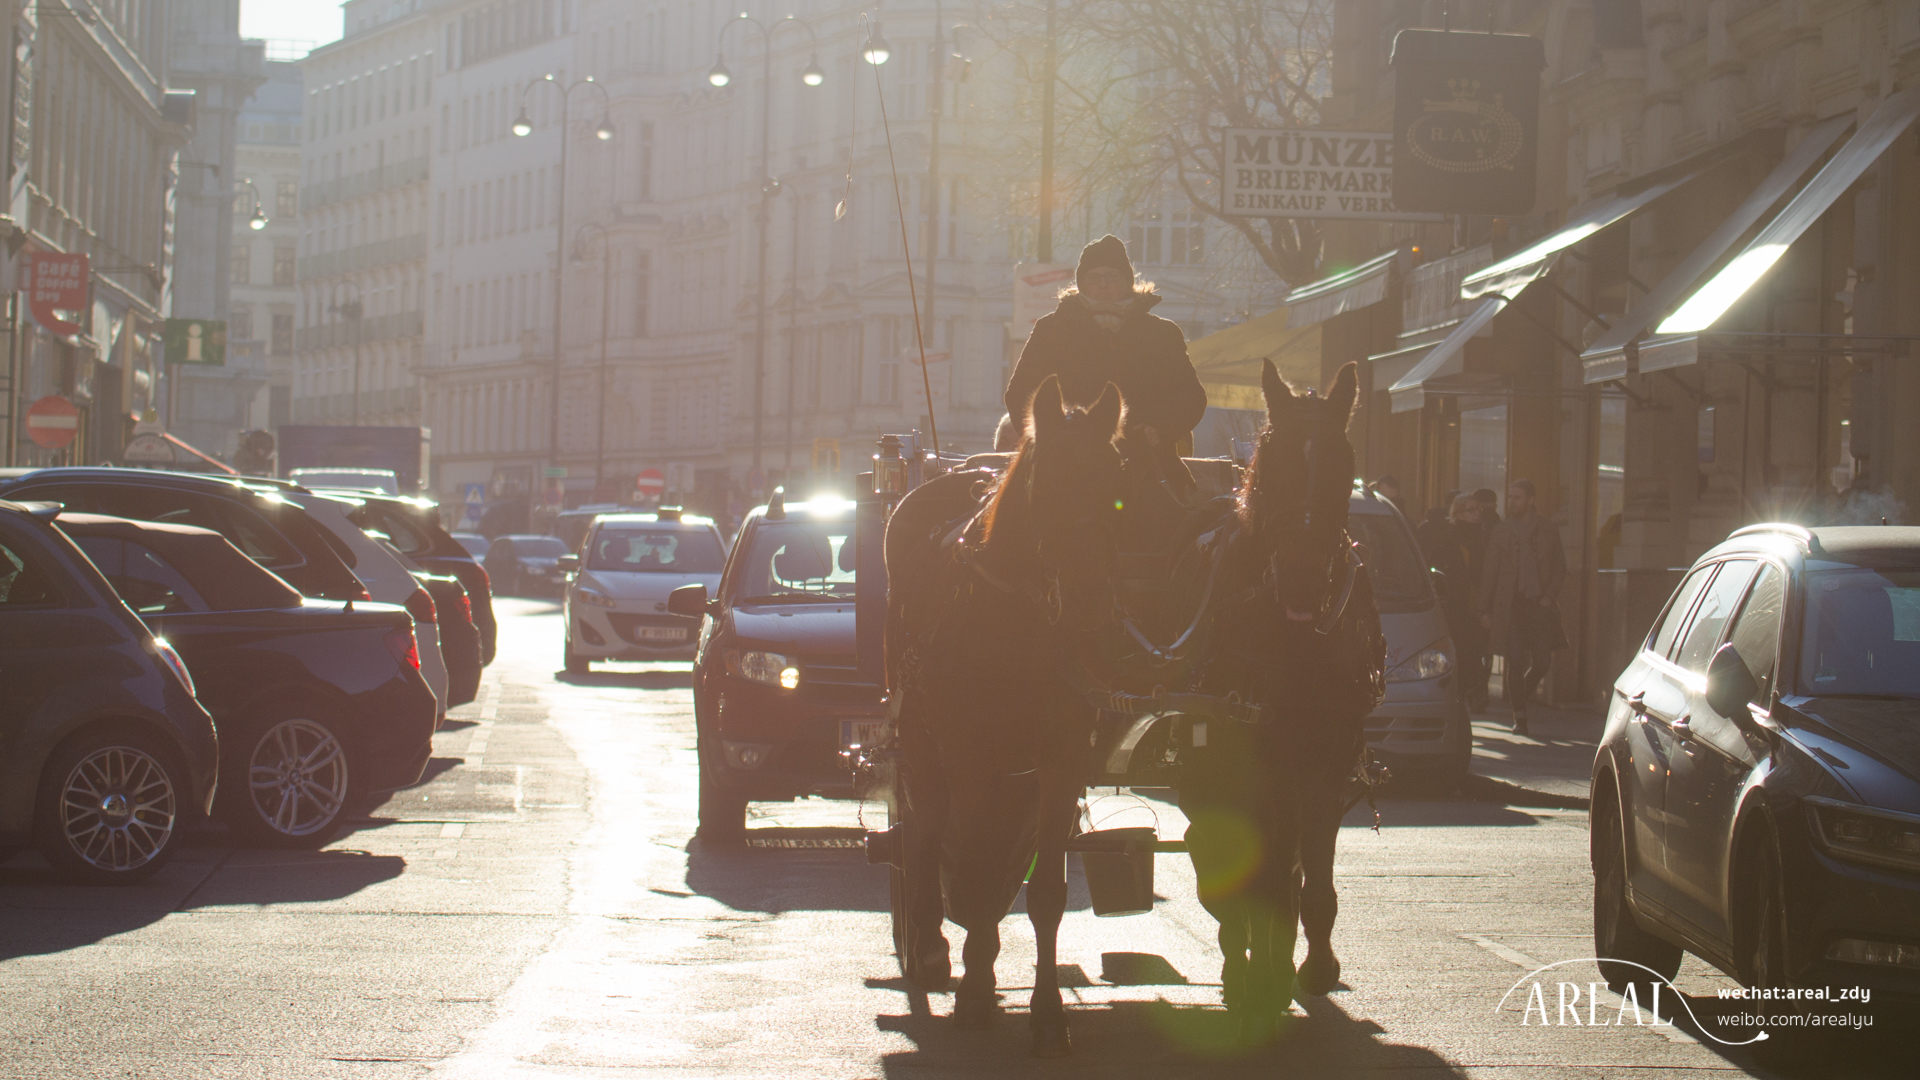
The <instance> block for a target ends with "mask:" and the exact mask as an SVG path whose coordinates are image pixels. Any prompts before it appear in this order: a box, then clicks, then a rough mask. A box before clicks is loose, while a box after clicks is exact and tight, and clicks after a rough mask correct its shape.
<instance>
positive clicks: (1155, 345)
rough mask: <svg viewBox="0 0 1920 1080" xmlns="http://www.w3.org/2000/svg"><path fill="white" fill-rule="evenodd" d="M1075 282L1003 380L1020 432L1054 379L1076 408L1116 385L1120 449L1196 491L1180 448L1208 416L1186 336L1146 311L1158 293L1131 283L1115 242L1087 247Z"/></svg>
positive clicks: (1129, 266)
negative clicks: (1045, 384) (1121, 411)
mask: <svg viewBox="0 0 1920 1080" xmlns="http://www.w3.org/2000/svg"><path fill="white" fill-rule="evenodd" d="M1073 277H1074V285H1075V286H1076V287H1075V288H1073V289H1069V290H1067V292H1065V293H1063V294H1062V295H1061V297H1060V306H1059V307H1058V308H1057V309H1055V311H1054V312H1053V314H1051V315H1046V316H1043V317H1042V318H1041V319H1040V320H1039V321H1038V322H1036V323H1034V324H1033V334H1032V335H1031V336H1030V337H1028V338H1027V347H1026V349H1025V350H1023V351H1022V352H1021V353H1020V362H1019V364H1017V365H1016V366H1015V367H1014V369H1013V378H1011V379H1009V380H1008V381H1007V395H1006V401H1007V413H1008V415H1009V416H1010V417H1011V418H1012V420H1013V425H1014V430H1015V431H1016V432H1024V431H1025V430H1026V427H1027V419H1028V417H1027V407H1028V406H1029V405H1030V404H1031V403H1032V400H1033V392H1034V391H1035V390H1037V389H1039V387H1040V383H1041V381H1042V380H1044V379H1045V378H1046V377H1047V376H1049V375H1058V376H1060V389H1061V392H1062V393H1063V394H1064V395H1065V397H1066V399H1067V401H1068V402H1069V403H1070V404H1074V405H1080V406H1088V405H1092V404H1093V402H1094V400H1095V399H1096V398H1098V397H1099V396H1100V392H1101V391H1102V390H1104V389H1105V388H1106V384H1107V383H1109V382H1111V383H1113V384H1114V385H1115V386H1118V387H1119V388H1120V394H1121V396H1122V397H1124V398H1125V399H1126V403H1127V414H1126V417H1127V418H1126V429H1125V440H1124V441H1125V445H1124V446H1123V447H1122V451H1123V452H1124V453H1126V455H1127V456H1128V457H1129V458H1134V459H1139V458H1144V459H1147V460H1150V461H1152V462H1153V464H1154V465H1156V466H1157V467H1158V468H1159V470H1160V472H1161V473H1162V475H1164V476H1165V477H1166V478H1167V479H1168V480H1169V481H1171V482H1173V483H1174V484H1175V485H1178V486H1181V487H1188V486H1191V485H1192V483H1193V478H1192V476H1191V474H1189V473H1188V472H1187V469H1186V466H1185V465H1184V464H1183V463H1182V462H1181V461H1180V455H1179V450H1178V449H1177V448H1178V446H1179V444H1181V443H1182V442H1184V441H1186V440H1187V439H1188V438H1189V437H1191V436H1192V434H1193V426H1194V425H1195V424H1198V423H1199V422H1200V418H1201V417H1202V416H1204V415H1205V414H1206V411H1207V392H1206V390H1205V388H1203V387H1202V386H1201V385H1200V377H1199V376H1198V375H1196V374H1194V370H1193V364H1192V363H1191V362H1190V361H1188V359H1187V340H1186V337H1185V336H1184V335H1183V334H1181V332H1180V327H1179V326H1178V325H1177V324H1175V323H1173V322H1171V321H1169V320H1166V319H1162V318H1160V317H1159V316H1157V315H1153V314H1150V311H1151V309H1152V308H1153V306H1154V305H1155V304H1158V303H1159V302H1160V300H1161V297H1160V296H1159V294H1157V293H1155V292H1154V291H1153V285H1152V284H1151V283H1148V282H1140V283H1137V284H1136V283H1135V281H1134V272H1133V263H1132V262H1131V261H1129V260H1128V258H1127V245H1126V244H1124V243H1122V242H1121V240H1120V238H1119V237H1117V236H1113V235H1111V234H1109V235H1107V236H1103V237H1101V238H1100V239H1098V240H1095V241H1094V242H1093V243H1091V244H1088V245H1087V246H1086V248H1085V249H1084V250H1082V251H1081V252H1080V264H1079V266H1078V267H1077V268H1076V269H1075V270H1074V275H1073Z"/></svg>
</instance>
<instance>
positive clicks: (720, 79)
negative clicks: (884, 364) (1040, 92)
mask: <svg viewBox="0 0 1920 1080" xmlns="http://www.w3.org/2000/svg"><path fill="white" fill-rule="evenodd" d="M743 22H746V23H752V24H753V26H754V29H756V30H758V31H760V43H761V46H762V51H763V56H762V57H761V65H760V94H761V97H760V207H759V210H758V212H757V213H756V214H755V215H754V216H755V220H756V222H757V223H758V224H759V226H760V273H759V278H758V280H757V283H756V288H757V289H758V292H759V298H758V301H757V302H756V304H755V307H754V328H753V471H754V472H756V473H759V472H760V466H761V453H762V450H763V448H764V443H763V441H762V436H763V430H762V422H763V420H764V415H763V414H764V413H765V411H766V409H765V403H766V384H767V228H768V226H769V224H770V221H769V219H770V217H771V216H772V215H771V212H770V210H771V207H770V204H771V203H772V200H773V197H774V196H775V195H778V194H779V193H780V182H779V181H778V180H775V179H773V177H772V171H773V168H772V164H771V152H770V149H769V146H768V140H769V137H770V135H771V132H772V126H771V124H772V119H773V35H774V34H775V33H777V32H778V31H779V29H780V28H781V27H782V26H785V25H787V24H788V23H793V24H795V25H798V26H799V27H800V28H802V29H804V30H805V31H806V32H807V37H808V38H809V39H810V40H811V41H812V42H813V54H812V57H811V58H810V59H809V60H808V62H807V66H806V68H805V69H804V70H802V71H801V73H800V81H801V83H802V84H804V85H806V86H819V85H820V84H821V83H823V82H826V81H827V73H826V72H824V71H822V70H820V64H819V59H818V58H819V55H820V36H819V35H818V34H816V33H814V30H813V25H812V24H811V23H809V22H807V21H806V20H805V19H802V18H800V17H799V16H797V15H788V16H787V17H785V18H783V19H780V20H779V21H778V22H775V23H774V24H773V28H772V29H771V30H770V29H768V28H767V27H766V26H765V25H764V24H763V23H761V22H760V20H758V19H755V18H753V17H752V16H750V15H748V14H747V13H745V12H741V13H740V17H739V18H737V19H729V20H727V23H726V25H724V26H722V27H721V28H720V48H719V50H718V55H717V56H716V57H715V58H714V62H713V69H712V70H710V71H708V72H707V81H708V82H709V83H712V84H713V85H714V86H725V85H727V84H728V83H729V82H731V81H732V79H733V76H732V74H731V73H729V72H728V71H727V64H726V55H727V31H729V30H731V29H733V28H734V26H736V25H738V24H739V23H743ZM874 40H875V39H874V38H872V37H870V38H868V45H869V46H871V45H872V43H873V41H874ZM885 45H886V43H885V42H884V41H882V42H881V49H882V53H881V60H884V59H885V58H886V54H885V51H884V50H885ZM869 59H871V57H869ZM873 62H874V63H879V62H880V61H873ZM762 475H763V476H764V474H762Z"/></svg>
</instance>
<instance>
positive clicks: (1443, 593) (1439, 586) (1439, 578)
mask: <svg viewBox="0 0 1920 1080" xmlns="http://www.w3.org/2000/svg"><path fill="white" fill-rule="evenodd" d="M1427 573H1428V574H1430V575H1432V576H1433V595H1435V596H1437V597H1439V598H1440V599H1442V600H1445V599H1446V598H1447V575H1446V574H1444V573H1442V572H1440V571H1438V570H1435V569H1432V568H1431V567H1429V568H1428V570H1427Z"/></svg>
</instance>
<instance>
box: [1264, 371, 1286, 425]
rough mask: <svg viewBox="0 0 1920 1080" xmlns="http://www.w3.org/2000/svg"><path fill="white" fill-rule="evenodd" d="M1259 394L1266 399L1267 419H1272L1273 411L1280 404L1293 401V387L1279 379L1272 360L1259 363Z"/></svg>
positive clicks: (1278, 373)
mask: <svg viewBox="0 0 1920 1080" xmlns="http://www.w3.org/2000/svg"><path fill="white" fill-rule="evenodd" d="M1260 392H1261V393H1262V394H1263V395H1265V396H1266V399H1267V418H1268V419H1272V418H1273V410H1274V409H1275V408H1277V407H1278V406H1279V405H1280V403H1281V402H1283V401H1286V402H1291V401H1292V400H1293V387H1291V386H1288V385H1287V380H1285V379H1283V378H1281V377H1280V369H1279V368H1277V367H1274V366H1273V361H1272V360H1267V359H1262V360H1261V361H1260Z"/></svg>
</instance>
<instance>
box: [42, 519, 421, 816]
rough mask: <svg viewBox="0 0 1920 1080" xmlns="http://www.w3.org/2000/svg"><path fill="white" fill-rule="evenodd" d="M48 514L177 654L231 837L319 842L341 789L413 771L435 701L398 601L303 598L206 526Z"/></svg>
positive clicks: (346, 791) (338, 806) (353, 790)
mask: <svg viewBox="0 0 1920 1080" xmlns="http://www.w3.org/2000/svg"><path fill="white" fill-rule="evenodd" d="M56 525H57V526H58V527H59V529H60V531H62V532H64V533H66V534H67V536H68V537H69V538H70V539H72V540H73V542H74V543H75V544H76V545H77V546H78V547H79V548H80V549H81V550H82V551H84V552H86V554H87V557H88V558H89V559H90V560H91V561H92V562H93V565H94V566H95V567H96V568H98V569H99V571H100V572H101V573H102V574H103V575H104V576H105V577H106V579H107V581H108V582H109V583H110V584H111V585H112V586H113V588H114V589H115V590H116V591H117V592H118V593H119V594H120V597H121V598H122V599H123V600H125V601H126V603H127V606H129V607H131V608H133V610H134V611H135V612H136V613H137V614H138V615H139V616H140V618H141V619H142V620H143V621H144V622H145V623H146V624H147V626H148V627H149V628H151V629H152V630H153V631H154V632H155V633H158V634H160V635H161V636H162V637H164V638H165V639H166V640H167V641H168V642H170V643H171V644H172V645H173V647H174V648H175V649H177V650H178V651H179V654H180V657H181V659H182V660H184V661H185V662H186V665H187V670H188V671H189V672H190V673H191V674H192V676H193V679H194V684H195V686H196V687H197V689H198V691H199V697H200V703H201V704H202V705H203V706H205V708H206V709H207V711H209V712H210V713H212V714H213V718H214V721H215V723H216V724H217V725H218V727H219V731H220V758H221V767H220V794H219V797H218V798H217V799H216V800H215V802H214V810H215V812H216V813H218V814H219V815H220V817H221V819H222V820H224V821H225V822H226V823H227V824H228V825H229V826H230V827H231V828H233V829H234V830H235V831H236V832H238V833H240V834H241V835H243V836H245V837H246V838H247V839H249V840H252V841H255V842H262V843H266V844H271V845H275V846H287V847H318V846H319V845H321V844H324V843H326V842H327V840H328V839H329V838H331V837H332V836H333V835H334V834H335V833H336V832H337V831H338V830H339V828H340V825H341V822H342V820H343V819H344V817H345V816H346V814H347V812H348V808H349V805H350V802H351V800H352V799H353V798H354V797H356V796H359V795H362V794H367V793H378V792H385V791H391V790H394V789H396V788H401V787H405V786H407V785H408V784H412V783H414V782H416V781H417V780H419V779H420V774H421V772H422V771H423V770H424V769H425V768H426V764H427V758H428V756H429V755H430V754H431V752H432V745H433V725H434V715H435V712H436V705H435V702H434V697H433V691H432V690H431V689H429V688H428V686H427V683H426V680H425V679H424V678H422V677H421V675H420V653H419V648H418V646H417V644H416V642H415V639H414V624H413V618H412V616H411V615H409V614H408V613H407V610H406V609H405V608H402V607H397V606H394V605H390V604H377V603H372V602H367V601H362V602H360V603H358V604H354V603H351V602H344V601H337V600H309V599H307V598H305V597H302V596H301V595H300V593H299V592H298V590H296V589H294V588H293V587H292V586H291V585H288V584H287V583H286V582H285V581H282V580H281V579H279V578H277V577H275V576H274V575H273V574H272V573H271V572H270V571H268V570H266V569H264V568H263V567H261V566H260V565H259V564H257V563H255V562H253V561H252V560H251V559H248V558H247V557H246V556H245V555H243V554H241V552H240V551H239V549H237V548H235V547H234V546H233V545H232V544H230V543H228V542H227V541H226V539H225V538H224V537H222V536H221V535H220V534H219V533H216V532H213V531H211V530H208V529H199V528H194V527H193V526H190V525H161V524H156V523H153V522H141V521H130V520H127V519H125V518H113V517H101V516H98V515H94V514H75V513H62V514H61V515H60V517H59V518H58V520H57V521H56Z"/></svg>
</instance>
